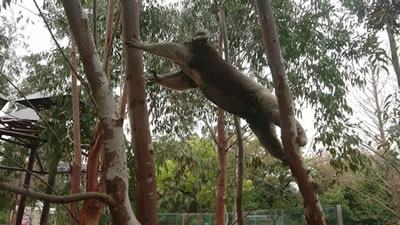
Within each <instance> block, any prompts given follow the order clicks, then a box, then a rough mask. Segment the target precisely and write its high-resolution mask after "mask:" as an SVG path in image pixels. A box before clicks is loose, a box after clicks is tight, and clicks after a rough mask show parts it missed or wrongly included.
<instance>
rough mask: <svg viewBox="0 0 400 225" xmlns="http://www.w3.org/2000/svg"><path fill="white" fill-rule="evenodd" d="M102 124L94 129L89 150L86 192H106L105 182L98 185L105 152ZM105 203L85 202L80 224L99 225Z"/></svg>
mask: <svg viewBox="0 0 400 225" xmlns="http://www.w3.org/2000/svg"><path fill="white" fill-rule="evenodd" d="M99 125H100V123H97V125H96V127H95V128H94V132H93V137H92V144H91V147H90V150H89V156H88V163H87V176H86V192H93V191H96V192H104V191H105V190H104V189H105V187H104V180H103V179H101V180H100V183H98V177H99V175H98V168H99V157H100V154H102V153H103V152H104V149H103V147H104V143H103V134H102V132H101V130H100V126H99ZM103 209H104V203H102V202H101V201H99V200H96V199H88V200H85V201H84V202H83V206H82V211H81V216H80V223H81V224H85V225H96V224H99V222H100V218H101V214H102V212H103Z"/></svg>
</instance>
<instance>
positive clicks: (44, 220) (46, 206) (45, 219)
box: [40, 174, 56, 225]
mask: <svg viewBox="0 0 400 225" xmlns="http://www.w3.org/2000/svg"><path fill="white" fill-rule="evenodd" d="M55 182H56V174H50V175H49V180H48V183H49V186H47V189H46V194H52V193H53V187H54V184H55ZM50 206H51V203H50V202H44V203H43V208H42V215H41V216H40V225H46V224H49V213H50Z"/></svg>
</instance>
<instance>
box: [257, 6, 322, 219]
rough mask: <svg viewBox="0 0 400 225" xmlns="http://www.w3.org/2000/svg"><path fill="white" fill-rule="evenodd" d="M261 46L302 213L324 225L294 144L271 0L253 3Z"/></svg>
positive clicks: (289, 100) (291, 112)
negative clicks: (260, 33) (272, 83)
mask: <svg viewBox="0 0 400 225" xmlns="http://www.w3.org/2000/svg"><path fill="white" fill-rule="evenodd" d="M256 5H257V10H258V14H259V20H260V26H261V32H262V36H263V43H264V46H265V49H266V54H267V58H268V63H269V66H270V68H271V73H272V77H273V81H274V85H275V93H276V96H277V99H278V104H279V112H280V114H279V117H280V121H281V135H282V143H283V146H284V150H285V154H286V157H287V161H288V164H289V167H290V170H291V171H292V174H293V176H294V177H295V179H296V181H297V184H298V186H299V189H300V192H301V195H302V197H303V204H304V213H305V217H306V220H307V223H308V224H309V225H326V224H328V221H327V220H326V217H325V215H324V212H323V211H322V207H321V203H320V201H319V197H318V193H317V188H316V186H315V185H314V183H313V180H312V177H311V175H310V174H309V173H308V170H307V167H306V165H305V163H304V161H303V158H302V156H301V153H300V147H299V145H298V144H297V143H296V138H297V130H296V118H295V116H294V110H293V100H292V97H291V93H290V89H289V85H288V81H287V76H286V73H285V68H284V63H283V58H282V54H281V49H280V44H279V38H278V34H277V31H276V27H275V20H274V17H273V12H272V6H271V0H256Z"/></svg>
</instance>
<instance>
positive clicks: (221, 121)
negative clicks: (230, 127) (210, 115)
mask: <svg viewBox="0 0 400 225" xmlns="http://www.w3.org/2000/svg"><path fill="white" fill-rule="evenodd" d="M221 10H223V9H222V8H221ZM222 40H223V37H222V33H220V35H219V41H218V52H219V54H220V55H221V57H222V55H223V49H222ZM217 114H218V122H217V127H218V140H217V147H218V178H217V193H216V194H217V196H216V209H215V224H216V225H225V210H226V205H225V198H226V181H227V171H226V154H227V149H226V140H225V129H224V128H225V116H224V110H223V109H221V108H218V112H217Z"/></svg>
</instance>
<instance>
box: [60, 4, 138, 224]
mask: <svg viewBox="0 0 400 225" xmlns="http://www.w3.org/2000/svg"><path fill="white" fill-rule="evenodd" d="M63 5H64V9H65V13H66V15H67V18H68V22H69V25H70V29H71V31H72V34H73V36H74V39H75V41H76V44H77V47H78V50H79V53H80V58H81V60H82V64H83V66H84V70H85V73H86V75H87V79H88V81H89V84H90V88H91V90H92V92H93V97H94V99H95V104H96V107H97V114H98V116H99V118H100V124H101V128H102V132H103V140H104V154H105V156H104V170H105V184H106V191H107V193H108V194H110V195H111V196H113V198H114V199H115V201H116V204H115V205H114V204H111V205H109V207H110V212H111V217H112V220H113V223H114V224H121V225H124V224H134V225H137V224H140V223H139V222H138V221H137V220H136V217H135V215H134V213H133V211H132V207H131V204H130V201H129V196H128V190H129V187H128V184H129V183H128V177H129V175H128V168H127V160H126V148H125V139H124V134H123V130H122V119H121V118H120V117H119V113H118V111H119V110H118V107H117V103H116V101H115V98H114V95H113V92H112V90H111V86H110V83H109V81H108V79H107V76H106V75H105V73H104V71H103V69H102V64H101V62H100V58H99V56H98V54H97V52H96V49H95V47H94V42H93V39H92V36H91V35H90V33H89V29H88V25H87V19H86V18H85V17H84V16H83V12H82V7H81V5H80V1H79V0H63Z"/></svg>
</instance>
